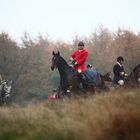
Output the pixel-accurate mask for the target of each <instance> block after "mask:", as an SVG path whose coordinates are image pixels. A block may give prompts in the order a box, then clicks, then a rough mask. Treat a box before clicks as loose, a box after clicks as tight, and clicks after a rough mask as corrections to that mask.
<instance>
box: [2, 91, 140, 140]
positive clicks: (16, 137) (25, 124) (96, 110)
mask: <svg viewBox="0 0 140 140" xmlns="http://www.w3.org/2000/svg"><path fill="white" fill-rule="evenodd" d="M0 140H140V91H139V90H135V91H121V90H120V91H116V92H114V93H109V94H108V95H105V96H101V95H96V96H94V97H90V98H87V99H76V100H74V99H73V100H64V101H61V102H60V101H56V102H52V103H48V102H43V103H41V104H36V105H29V106H27V107H18V106H16V107H10V108H6V107H3V108H0Z"/></svg>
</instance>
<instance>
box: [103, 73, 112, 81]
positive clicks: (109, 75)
mask: <svg viewBox="0 0 140 140" xmlns="http://www.w3.org/2000/svg"><path fill="white" fill-rule="evenodd" d="M103 78H104V81H107V82H112V79H111V73H110V72H108V73H106V74H105V75H104V76H103Z"/></svg>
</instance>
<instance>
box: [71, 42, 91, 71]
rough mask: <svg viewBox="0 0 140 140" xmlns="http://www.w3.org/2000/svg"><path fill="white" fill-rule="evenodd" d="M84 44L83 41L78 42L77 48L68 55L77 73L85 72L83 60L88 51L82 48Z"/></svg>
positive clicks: (85, 58)
mask: <svg viewBox="0 0 140 140" xmlns="http://www.w3.org/2000/svg"><path fill="white" fill-rule="evenodd" d="M84 46H85V45H84V43H83V42H79V43H78V50H76V51H75V52H74V53H73V54H71V55H70V60H71V62H72V64H73V65H74V69H75V70H76V71H77V72H78V73H84V72H85V61H86V60H87V57H88V52H87V51H86V50H85V49H84Z"/></svg>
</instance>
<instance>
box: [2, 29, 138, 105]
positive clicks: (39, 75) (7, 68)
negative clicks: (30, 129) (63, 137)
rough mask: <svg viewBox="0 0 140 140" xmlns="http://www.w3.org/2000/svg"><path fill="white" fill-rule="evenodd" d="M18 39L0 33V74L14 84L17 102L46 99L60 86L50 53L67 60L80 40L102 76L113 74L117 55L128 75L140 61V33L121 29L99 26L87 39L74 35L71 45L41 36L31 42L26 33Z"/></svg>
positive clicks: (13, 94)
mask: <svg viewBox="0 0 140 140" xmlns="http://www.w3.org/2000/svg"><path fill="white" fill-rule="evenodd" d="M21 40H22V43H21V44H18V43H17V42H16V41H15V40H13V39H12V38H11V37H10V36H9V34H8V33H5V32H1V33H0V75H1V76H2V78H3V79H8V80H12V81H13V86H12V87H13V88H12V100H13V101H15V102H19V103H21V102H23V103H26V102H29V101H31V100H32V101H33V100H43V99H46V98H47V96H48V94H50V93H51V91H52V89H53V88H55V87H57V86H58V84H59V75H58V72H57V71H54V72H52V71H51V69H50V66H51V58H52V51H58V50H59V52H60V54H61V55H62V56H63V57H64V58H65V60H66V61H68V59H69V55H70V54H71V53H72V52H73V51H74V50H76V49H77V44H78V42H79V41H81V40H82V41H84V43H85V46H86V47H85V49H86V50H87V51H88V52H89V57H88V60H87V63H91V64H92V65H93V67H94V68H96V69H98V70H99V71H100V72H101V73H106V72H112V67H113V65H114V64H115V63H116V58H117V57H118V56H120V55H121V56H123V57H124V59H125V69H126V72H127V73H128V74H129V73H130V72H131V71H132V69H133V68H134V67H135V66H136V65H137V64H139V60H140V34H136V33H134V32H132V31H130V30H125V29H120V28H119V29H118V30H117V31H115V32H111V31H110V30H109V29H107V28H104V27H100V28H99V29H98V30H96V31H94V32H93V33H92V34H90V35H89V37H82V38H81V37H79V36H75V37H74V38H73V41H72V43H68V42H67V43H66V42H63V41H52V40H50V39H49V38H48V37H46V36H43V35H39V36H38V37H36V39H32V38H31V37H30V36H29V35H28V34H27V33H25V34H24V35H23V37H22V38H21Z"/></svg>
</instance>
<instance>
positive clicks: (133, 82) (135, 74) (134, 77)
mask: <svg viewBox="0 0 140 140" xmlns="http://www.w3.org/2000/svg"><path fill="white" fill-rule="evenodd" d="M126 84H127V85H128V86H130V87H140V64H138V65H137V66H135V67H134V69H133V70H132V72H131V73H130V75H129V76H128V79H127V82H126Z"/></svg>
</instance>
